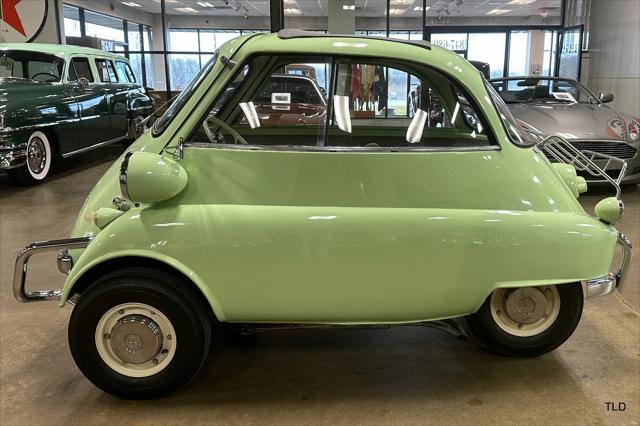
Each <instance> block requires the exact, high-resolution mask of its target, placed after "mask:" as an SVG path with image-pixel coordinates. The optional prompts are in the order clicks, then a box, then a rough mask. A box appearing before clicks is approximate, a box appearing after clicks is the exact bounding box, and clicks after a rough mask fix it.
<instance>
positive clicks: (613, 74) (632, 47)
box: [589, 0, 640, 117]
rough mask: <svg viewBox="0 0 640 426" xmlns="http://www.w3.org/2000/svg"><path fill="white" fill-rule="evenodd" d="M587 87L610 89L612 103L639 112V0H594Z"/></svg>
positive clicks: (595, 89)
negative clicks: (612, 96)
mask: <svg viewBox="0 0 640 426" xmlns="http://www.w3.org/2000/svg"><path fill="white" fill-rule="evenodd" d="M589 26H590V30H591V34H590V37H589V51H590V52H591V59H590V61H589V66H590V70H589V87H590V88H591V89H592V90H593V91H594V92H596V93H597V92H612V93H613V94H614V95H615V100H614V102H613V103H612V106H613V107H614V108H615V109H616V110H618V111H620V112H625V113H628V114H632V115H634V116H636V117H638V116H640V55H639V52H640V1H637V0H593V1H592V3H591V14H590V23H589Z"/></svg>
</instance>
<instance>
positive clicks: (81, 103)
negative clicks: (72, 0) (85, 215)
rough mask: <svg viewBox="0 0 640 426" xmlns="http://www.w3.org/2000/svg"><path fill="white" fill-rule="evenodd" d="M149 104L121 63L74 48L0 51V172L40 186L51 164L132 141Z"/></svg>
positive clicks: (18, 47) (31, 46)
mask: <svg viewBox="0 0 640 426" xmlns="http://www.w3.org/2000/svg"><path fill="white" fill-rule="evenodd" d="M152 109H153V107H152V101H151V99H150V98H149V96H147V94H146V93H145V90H144V88H143V87H142V86H141V85H140V84H139V83H137V82H136V80H135V76H134V74H133V72H132V71H131V67H130V66H129V63H128V61H127V60H126V59H125V58H123V57H121V56H118V55H115V54H112V53H108V52H104V51H101V50H96V49H89V48H86V47H78V46H61V45H49V44H36V43H28V44H27V43H25V44H0V169H7V170H8V173H9V175H10V177H11V178H12V179H13V180H14V181H15V182H16V183H17V184H21V185H33V184H36V183H39V182H41V181H42V180H44V179H45V178H46V177H47V175H48V174H49V171H50V170H51V162H52V159H53V158H55V157H62V158H66V157H70V156H72V155H75V154H79V153H82V152H85V151H88V150H90V149H93V148H97V147H99V146H103V145H106V144H109V143H113V142H118V141H123V140H127V139H135V138H136V137H137V136H139V133H140V132H141V131H142V129H143V128H142V126H140V123H141V122H142V121H143V120H144V119H145V118H146V117H147V116H149V115H150V114H151V112H152Z"/></svg>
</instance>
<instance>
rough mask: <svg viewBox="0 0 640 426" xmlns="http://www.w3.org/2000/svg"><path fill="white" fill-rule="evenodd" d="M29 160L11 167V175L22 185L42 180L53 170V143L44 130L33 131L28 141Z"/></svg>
mask: <svg viewBox="0 0 640 426" xmlns="http://www.w3.org/2000/svg"><path fill="white" fill-rule="evenodd" d="M26 151H27V161H26V163H25V164H24V165H22V166H20V167H17V168H15V169H9V177H10V178H11V180H13V182H14V183H16V184H18V185H22V186H30V185H36V184H38V183H40V182H42V181H43V180H44V179H45V178H46V177H47V176H48V175H49V171H50V170H51V160H52V157H51V143H50V142H49V139H48V138H47V136H46V135H45V134H44V133H42V132H39V131H38V132H33V133H32V134H31V136H29V140H28V141H27V149H26Z"/></svg>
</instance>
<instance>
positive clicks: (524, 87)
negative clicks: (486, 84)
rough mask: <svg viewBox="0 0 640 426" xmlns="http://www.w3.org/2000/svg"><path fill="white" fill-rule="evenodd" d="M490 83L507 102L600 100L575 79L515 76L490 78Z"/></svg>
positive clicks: (590, 102)
mask: <svg viewBox="0 0 640 426" xmlns="http://www.w3.org/2000/svg"><path fill="white" fill-rule="evenodd" d="M491 85H492V86H493V87H494V88H495V89H496V91H497V92H498V93H499V94H500V97H501V98H502V99H503V100H504V101H505V102H506V103H508V104H512V103H524V102H526V103H581V104H598V103H600V101H599V100H598V99H597V98H596V97H595V96H594V95H593V93H591V92H589V90H587V89H586V88H585V87H584V86H582V85H581V84H580V83H578V82H577V81H575V80H558V79H551V78H517V79H504V80H491Z"/></svg>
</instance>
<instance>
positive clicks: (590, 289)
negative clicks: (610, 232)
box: [583, 233, 633, 299]
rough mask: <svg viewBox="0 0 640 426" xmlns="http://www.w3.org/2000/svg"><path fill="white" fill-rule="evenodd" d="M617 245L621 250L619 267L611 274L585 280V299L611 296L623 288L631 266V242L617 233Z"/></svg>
mask: <svg viewBox="0 0 640 426" xmlns="http://www.w3.org/2000/svg"><path fill="white" fill-rule="evenodd" d="M617 243H618V245H619V246H620V248H621V249H622V258H621V260H620V267H619V268H618V270H617V271H616V272H615V273H613V272H610V273H609V274H608V275H606V276H604V277H598V278H594V279H591V280H587V281H585V282H584V283H583V286H584V293H585V297H586V298H587V299H589V298H593V297H600V296H606V295H607V294H611V293H613V292H614V290H616V289H618V290H621V289H622V287H623V286H624V282H625V280H626V278H627V273H628V272H629V266H630V265H631V256H632V254H633V250H632V246H631V241H630V240H629V238H627V236H626V235H624V234H622V233H618V242H617Z"/></svg>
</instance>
